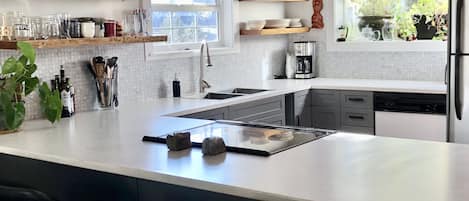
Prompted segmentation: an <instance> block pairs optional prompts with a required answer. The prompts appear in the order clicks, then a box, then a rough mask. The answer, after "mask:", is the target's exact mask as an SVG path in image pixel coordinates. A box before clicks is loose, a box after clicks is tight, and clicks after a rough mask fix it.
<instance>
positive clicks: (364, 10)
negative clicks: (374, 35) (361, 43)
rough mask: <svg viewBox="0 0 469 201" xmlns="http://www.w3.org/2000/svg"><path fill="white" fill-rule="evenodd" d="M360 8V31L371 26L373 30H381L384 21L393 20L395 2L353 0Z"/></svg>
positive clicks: (385, 0) (386, 0)
mask: <svg viewBox="0 0 469 201" xmlns="http://www.w3.org/2000/svg"><path fill="white" fill-rule="evenodd" d="M351 1H352V2H353V3H355V4H357V5H358V7H359V10H358V11H359V17H360V22H359V24H358V27H359V29H360V30H361V29H362V28H364V27H366V26H369V27H370V28H372V29H373V30H381V29H382V28H383V26H384V19H391V18H392V17H393V16H392V11H393V8H394V7H395V6H396V4H397V3H396V1H395V0H351Z"/></svg>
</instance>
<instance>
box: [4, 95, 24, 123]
mask: <svg viewBox="0 0 469 201" xmlns="http://www.w3.org/2000/svg"><path fill="white" fill-rule="evenodd" d="M0 102H1V103H2V105H1V110H2V111H3V112H4V113H5V123H6V126H7V128H8V129H10V130H14V129H17V128H18V127H20V126H21V124H22V123H23V121H24V116H25V112H26V110H25V108H24V103H23V102H19V103H14V104H13V103H12V102H11V96H10V94H8V93H0Z"/></svg>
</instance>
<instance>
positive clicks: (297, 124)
mask: <svg viewBox="0 0 469 201" xmlns="http://www.w3.org/2000/svg"><path fill="white" fill-rule="evenodd" d="M296 126H300V116H296Z"/></svg>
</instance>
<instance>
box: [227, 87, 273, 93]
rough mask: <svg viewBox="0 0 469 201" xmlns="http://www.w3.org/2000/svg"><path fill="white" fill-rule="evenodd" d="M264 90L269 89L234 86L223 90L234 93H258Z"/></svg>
mask: <svg viewBox="0 0 469 201" xmlns="http://www.w3.org/2000/svg"><path fill="white" fill-rule="evenodd" d="M264 91H268V90H265V89H248V88H234V89H231V90H227V91H223V92H226V93H233V94H256V93H261V92H264Z"/></svg>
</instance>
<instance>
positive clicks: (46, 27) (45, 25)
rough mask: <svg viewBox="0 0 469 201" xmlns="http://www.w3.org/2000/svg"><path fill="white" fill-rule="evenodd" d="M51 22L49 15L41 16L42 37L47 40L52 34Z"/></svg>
mask: <svg viewBox="0 0 469 201" xmlns="http://www.w3.org/2000/svg"><path fill="white" fill-rule="evenodd" d="M50 27H51V26H50V22H49V18H48V17H41V33H40V34H39V35H40V38H41V39H43V40H46V39H48V38H49V35H50Z"/></svg>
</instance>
